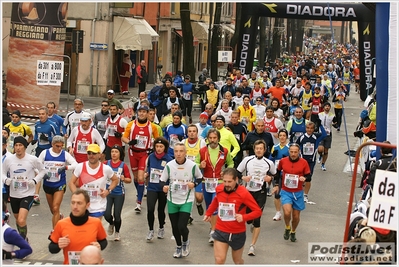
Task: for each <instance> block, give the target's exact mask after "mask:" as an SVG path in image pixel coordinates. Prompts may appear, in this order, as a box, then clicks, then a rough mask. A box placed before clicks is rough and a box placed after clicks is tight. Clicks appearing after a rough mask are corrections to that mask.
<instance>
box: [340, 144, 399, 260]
mask: <svg viewBox="0 0 399 267" xmlns="http://www.w3.org/2000/svg"><path fill="white" fill-rule="evenodd" d="M370 145H373V146H376V147H385V148H392V149H396V145H393V144H387V143H382V142H366V143H363V144H361V145H360V146H359V147H358V148H357V150H356V156H355V164H354V168H353V173H352V185H351V190H350V195H349V202H348V211H347V213H346V222H345V233H344V238H343V243H347V239H348V235H349V222H350V217H351V214H352V204H351V203H353V198H354V195H355V188H356V178H357V168H358V165H359V156H360V153H361V151H362V149H363V147H365V146H370ZM342 258H343V257H342ZM340 263H341V264H344V261H343V260H342V261H341V262H340Z"/></svg>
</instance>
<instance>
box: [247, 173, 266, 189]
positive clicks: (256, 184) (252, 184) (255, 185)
mask: <svg viewBox="0 0 399 267" xmlns="http://www.w3.org/2000/svg"><path fill="white" fill-rule="evenodd" d="M263 182H264V180H263V177H261V176H251V180H249V184H248V186H249V188H250V189H255V190H257V191H258V190H260V189H262V185H263Z"/></svg>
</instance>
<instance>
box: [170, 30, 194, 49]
mask: <svg viewBox="0 0 399 267" xmlns="http://www.w3.org/2000/svg"><path fill="white" fill-rule="evenodd" d="M175 32H176V34H177V35H179V36H180V37H183V31H182V30H175ZM193 37H194V38H193V46H197V45H198V43H199V41H198V38H197V37H195V36H193Z"/></svg>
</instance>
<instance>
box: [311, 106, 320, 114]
mask: <svg viewBox="0 0 399 267" xmlns="http://www.w3.org/2000/svg"><path fill="white" fill-rule="evenodd" d="M319 109H320V107H319V106H312V112H313V113H319Z"/></svg>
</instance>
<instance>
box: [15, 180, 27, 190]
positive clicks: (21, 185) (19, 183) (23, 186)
mask: <svg viewBox="0 0 399 267" xmlns="http://www.w3.org/2000/svg"><path fill="white" fill-rule="evenodd" d="M13 188H14V190H15V191H24V190H27V189H28V188H29V185H28V178H27V177H22V176H17V177H14V180H13Z"/></svg>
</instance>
